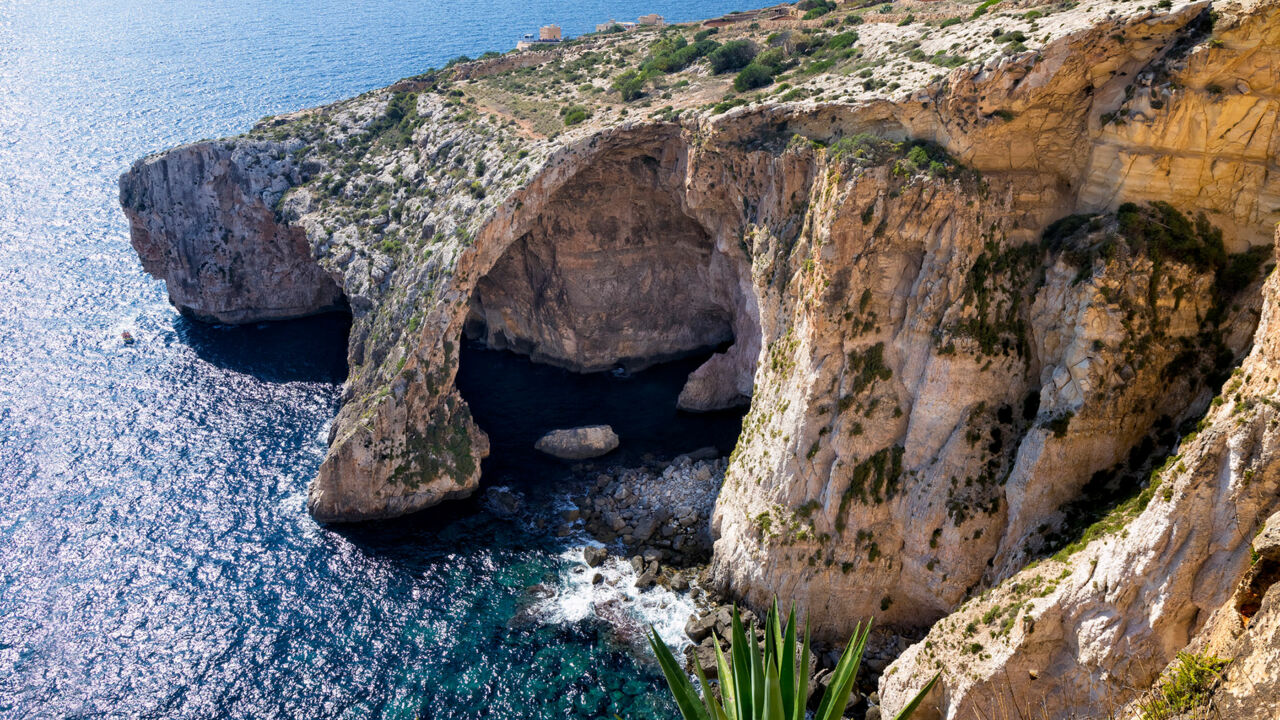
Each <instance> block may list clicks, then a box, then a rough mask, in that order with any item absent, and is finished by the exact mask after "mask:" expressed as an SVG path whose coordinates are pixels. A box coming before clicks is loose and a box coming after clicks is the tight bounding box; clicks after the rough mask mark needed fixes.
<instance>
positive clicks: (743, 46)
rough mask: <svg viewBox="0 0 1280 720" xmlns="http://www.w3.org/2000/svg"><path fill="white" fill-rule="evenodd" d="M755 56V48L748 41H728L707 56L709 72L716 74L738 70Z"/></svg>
mask: <svg viewBox="0 0 1280 720" xmlns="http://www.w3.org/2000/svg"><path fill="white" fill-rule="evenodd" d="M755 56H756V46H755V45H754V44H753V43H752V42H751V41H750V40H730V41H729V42H727V43H725V44H723V45H721V46H719V47H717V48H716V49H715V50H713V51H712V52H711V53H710V54H709V55H708V56H707V59H708V60H709V61H710V62H711V70H712V72H715V73H716V74H720V73H726V72H729V71H731V70H740V69H742V68H744V67H746V66H747V63H749V62H751V60H752V59H753V58H755Z"/></svg>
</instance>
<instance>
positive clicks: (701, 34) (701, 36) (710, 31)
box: [693, 28, 720, 42]
mask: <svg viewBox="0 0 1280 720" xmlns="http://www.w3.org/2000/svg"><path fill="white" fill-rule="evenodd" d="M718 32H720V28H707V29H706V30H699V31H698V32H696V33H694V36H693V41H694V42H702V41H703V40H706V39H707V38H709V37H711V36H712V35H715V34H716V33H718Z"/></svg>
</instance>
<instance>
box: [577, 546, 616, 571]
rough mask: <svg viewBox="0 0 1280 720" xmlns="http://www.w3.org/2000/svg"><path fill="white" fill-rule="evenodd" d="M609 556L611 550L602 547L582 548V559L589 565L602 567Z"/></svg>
mask: <svg viewBox="0 0 1280 720" xmlns="http://www.w3.org/2000/svg"><path fill="white" fill-rule="evenodd" d="M607 557H609V551H608V550H605V549H604V548H602V547H594V546H588V547H585V548H583V549H582V559H583V560H585V561H586V563H587V567H600V565H601V563H603V562H604V561H605V558H607Z"/></svg>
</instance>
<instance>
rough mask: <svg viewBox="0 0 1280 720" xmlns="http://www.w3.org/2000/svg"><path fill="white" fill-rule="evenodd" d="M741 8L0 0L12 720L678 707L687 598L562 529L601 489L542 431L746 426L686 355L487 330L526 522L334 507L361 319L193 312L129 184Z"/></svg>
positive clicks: (490, 404) (498, 434) (497, 460)
mask: <svg viewBox="0 0 1280 720" xmlns="http://www.w3.org/2000/svg"><path fill="white" fill-rule="evenodd" d="M747 7H749V5H746V4H744V3H743V2H742V1H741V0H587V1H584V2H552V1H550V0H489V1H487V2H486V1H481V0H361V1H357V0H348V1H346V2H339V1H338V0H273V1H271V2H267V1H265V0H216V1H214V0H146V1H144V0H16V1H15V0H0V718H14V719H23V720H27V719H30V718H85V719H88V718H94V719H97V718H163V719H169V718H484V717H494V718H503V719H510V718H609V719H612V718H615V717H617V718H623V719H625V720H633V719H634V720H642V719H645V718H674V717H676V715H677V713H676V709H675V707H674V705H673V704H672V703H671V701H670V700H669V698H668V696H667V693H666V689H665V685H664V683H663V681H662V679H661V675H660V674H659V672H658V671H657V669H656V667H655V665H654V663H653V662H652V659H651V658H650V656H649V650H648V647H647V645H646V643H645V640H644V632H645V631H646V630H647V629H648V628H649V627H650V626H653V627H654V628H655V629H656V630H657V631H658V633H659V634H660V635H661V636H662V637H664V638H665V639H666V640H667V641H668V642H669V643H672V644H679V643H680V642H682V639H681V634H682V633H681V628H682V627H683V623H684V621H685V619H686V618H687V616H688V613H689V611H690V610H691V608H692V606H691V603H690V600H689V599H688V598H687V597H684V596H680V595H676V594H673V593H670V592H669V591H666V590H661V589H656V590H650V591H645V592H640V591H637V590H636V589H635V588H634V587H633V585H632V583H631V578H632V576H633V573H632V571H631V568H630V566H629V564H628V563H626V562H625V559H624V558H619V559H614V560H611V561H610V562H609V563H608V564H606V566H605V567H604V569H603V572H604V574H605V576H606V580H607V581H606V582H604V583H600V584H599V585H593V584H592V583H591V581H590V579H589V578H588V575H589V573H587V572H585V571H584V568H583V567H582V564H581V557H582V547H583V546H584V545H586V544H589V543H591V542H592V541H591V540H590V539H589V538H587V537H586V536H585V535H584V534H583V533H582V532H581V531H580V530H579V529H577V528H571V529H570V530H569V531H568V533H567V534H566V533H565V526H564V521H563V518H564V517H565V515H564V514H563V513H564V511H565V510H566V509H568V508H569V507H570V506H569V505H568V503H569V502H571V499H572V497H573V495H574V493H575V492H579V491H581V489H582V488H581V483H582V482H590V481H589V480H586V481H583V480H581V479H580V477H579V476H580V475H581V473H579V474H578V475H573V476H571V475H570V473H569V472H568V468H566V467H564V466H563V465H556V464H552V463H549V462H548V461H546V460H545V459H539V458H535V457H533V456H532V455H530V454H529V453H528V450H527V448H528V445H529V438H530V437H533V436H535V435H536V433H537V432H539V427H538V426H536V425H531V424H530V423H534V422H541V423H543V424H548V423H553V422H570V421H589V420H597V419H598V420H602V421H609V420H610V418H613V419H614V421H615V422H618V423H621V424H626V423H631V424H632V425H631V426H629V427H628V429H627V430H626V431H625V432H623V433H622V434H623V437H624V446H627V447H629V448H631V451H632V453H633V456H628V457H626V458H624V459H625V460H627V461H636V462H639V461H642V460H645V459H650V460H651V459H652V458H653V457H659V456H662V455H663V454H664V453H666V454H671V453H674V452H677V451H682V450H687V449H692V448H691V447H685V446H687V445H705V444H714V445H717V446H719V447H721V449H722V450H723V449H727V446H731V445H732V442H733V437H734V432H735V431H736V426H735V425H734V423H735V422H736V419H735V418H732V417H730V418H720V419H699V418H690V417H687V416H678V415H677V414H676V413H675V412H674V410H673V409H672V404H673V400H674V397H675V393H676V392H678V389H679V383H680V381H681V380H682V378H683V374H682V373H687V372H688V369H689V368H690V367H692V365H689V364H688V362H689V361H686V365H685V366H680V365H679V364H677V365H675V366H671V367H668V368H665V369H664V368H655V369H653V370H649V371H644V372H641V373H635V374H629V373H623V372H617V373H608V374H605V375H601V376H592V377H582V376H571V375H570V374H569V373H566V372H564V371H558V370H554V369H550V368H546V367H543V366H534V365H532V364H531V363H528V362H527V361H524V360H522V359H520V358H516V357H514V356H509V357H507V356H501V354H497V353H495V352H494V351H489V350H485V349H483V348H478V347H469V348H468V349H467V351H466V354H467V356H468V357H470V358H471V360H467V359H466V358H464V362H463V366H462V369H461V370H460V377H459V384H460V386H462V389H463V392H464V395H465V396H466V397H467V399H468V401H469V402H470V403H471V404H472V406H473V407H474V408H475V409H476V417H477V418H478V420H479V421H480V422H481V425H482V427H485V429H486V430H489V431H491V433H493V434H494V437H495V442H494V449H495V456H494V457H493V458H491V459H490V460H489V461H487V464H486V466H485V467H486V470H485V485H486V489H487V488H491V487H498V486H503V487H508V488H510V489H511V492H512V493H514V494H515V495H516V496H517V497H518V498H520V503H521V504H520V508H521V509H520V511H519V512H518V513H517V514H516V515H515V516H510V515H508V514H506V513H505V512H503V513H499V512H497V511H496V510H494V509H492V508H491V507H490V505H489V504H487V503H486V502H485V500H484V496H483V493H482V494H481V495H479V496H477V497H476V498H474V499H471V500H467V501H460V502H456V503H450V504H447V505H444V506H440V507H438V508H435V509H432V510H429V511H427V512H424V513H421V514H419V515H415V516H412V517H409V518H405V519H401V520H395V521H388V522H381V523H369V524H365V525H359V526H348V527H323V526H320V525H317V524H316V523H315V522H314V521H312V520H311V518H310V517H309V516H308V515H307V512H306V509H305V497H306V487H307V483H308V481H309V480H310V479H311V478H312V477H313V476H314V475H315V473H316V470H317V468H318V467H319V464H320V462H321V460H322V459H323V456H324V452H325V447H326V438H327V436H328V430H329V425H330V423H331V421H332V418H333V416H334V414H335V412H336V409H337V407H338V402H339V397H340V394H341V383H342V381H343V379H344V377H345V374H346V366H345V342H346V333H347V329H348V323H349V321H348V320H347V319H346V318H343V317H341V316H326V317H318V318H309V319H305V320H300V321H295V322H289V323H270V324H259V325H251V326H242V327H220V326H212V325H205V324H201V323H198V322H193V321H190V320H188V319H185V318H183V317H182V316H180V315H179V314H178V313H176V312H175V311H174V310H173V308H172V307H170V305H169V304H168V302H167V296H166V293H165V289H164V285H163V283H161V282H159V281H157V280H155V279H153V278H151V277H148V276H147V275H146V274H145V273H144V272H143V271H142V268H141V266H140V264H139V262H138V259H137V258H136V256H135V255H134V253H133V251H132V249H131V248H130V246H129V238H128V226H127V223H126V220H125V218H124V215H123V214H122V213H121V211H120V208H119V206H118V203H117V178H118V177H119V176H120V174H121V173H122V172H124V171H125V170H126V169H127V168H128V167H129V165H130V164H131V163H132V162H133V161H134V160H136V159H137V158H139V157H142V156H144V155H146V154H148V153H152V152H156V151H159V150H163V149H165V148H168V147H171V146H174V145H178V144H181V143H185V142H191V141H195V140H199V139H203V138H214V137H221V136H226V135H231V134H235V133H238V132H242V131H245V130H247V129H248V128H249V127H250V126H251V125H252V123H253V122H254V121H255V120H257V119H259V118H261V117H263V116H267V115H273V114H277V113H281V112H286V111H291V110H297V109H301V108H306V107H310V106H315V105H319V104H323V103H328V102H332V101H335V100H340V99H342V98H344V97H348V96H351V95H355V94H358V93H361V92H364V91H366V90H370V89H373V88H377V87H381V86H385V85H387V84H389V83H391V82H393V81H395V80H397V79H399V78H402V77H406V76H410V75H414V74H417V73H420V72H422V71H424V70H426V69H428V68H430V67H439V66H441V65H442V64H443V63H444V62H446V61H447V60H448V59H450V58H451V57H454V56H457V55H460V54H467V55H470V56H472V57H474V56H477V55H479V54H480V53H482V52H484V51H487V50H507V49H509V48H511V47H512V46H513V45H514V44H515V42H516V40H517V39H519V38H520V37H521V36H522V35H524V34H525V33H529V32H536V31H537V28H538V27H539V26H540V25H544V24H551V23H555V24H559V25H560V26H561V27H562V28H563V29H564V32H565V34H566V36H573V35H577V34H581V33H584V32H588V31H590V30H592V29H594V26H595V24H596V23H598V22H603V21H605V20H608V19H611V18H613V19H619V20H627V19H634V18H635V17H637V16H639V15H641V14H646V13H658V14H661V15H663V16H665V17H666V18H667V19H668V20H669V21H689V20H695V19H698V18H702V17H711V16H715V15H720V14H724V13H726V12H730V11H733V10H742V9H746V8H747ZM124 331H128V332H130V333H131V334H132V335H133V336H134V338H135V342H134V343H133V344H126V343H124V342H123V341H122V337H121V333H122V332H124ZM566 397H573V398H576V399H575V400H574V401H573V402H571V403H568V404H566V403H565V398H566ZM548 408H550V409H551V410H553V411H554V412H553V413H552V414H553V415H554V414H555V413H559V415H557V416H556V417H550V416H547V415H546V414H545V413H544V414H542V415H539V414H538V413H539V412H542V411H545V410H547V409H548ZM522 423H523V424H522ZM628 438H629V439H630V440H628ZM606 461H609V458H605V459H604V461H602V462H606ZM588 474H589V473H588ZM575 483H576V484H575Z"/></svg>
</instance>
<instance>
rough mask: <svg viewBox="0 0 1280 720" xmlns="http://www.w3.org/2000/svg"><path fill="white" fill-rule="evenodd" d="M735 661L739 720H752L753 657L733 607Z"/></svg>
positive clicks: (731, 654) (735, 609) (733, 650)
mask: <svg viewBox="0 0 1280 720" xmlns="http://www.w3.org/2000/svg"><path fill="white" fill-rule="evenodd" d="M729 655H730V656H731V657H732V659H733V680H734V684H735V685H737V688H736V691H735V693H736V694H735V699H736V700H737V703H738V720H752V718H755V717H758V716H757V715H754V714H753V710H754V703H753V702H752V699H751V655H750V651H749V649H748V646H747V634H746V633H745V632H744V631H743V630H742V618H741V617H739V616H738V606H736V605H735V606H734V607H733V644H732V646H731V647H730V648H729Z"/></svg>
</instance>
